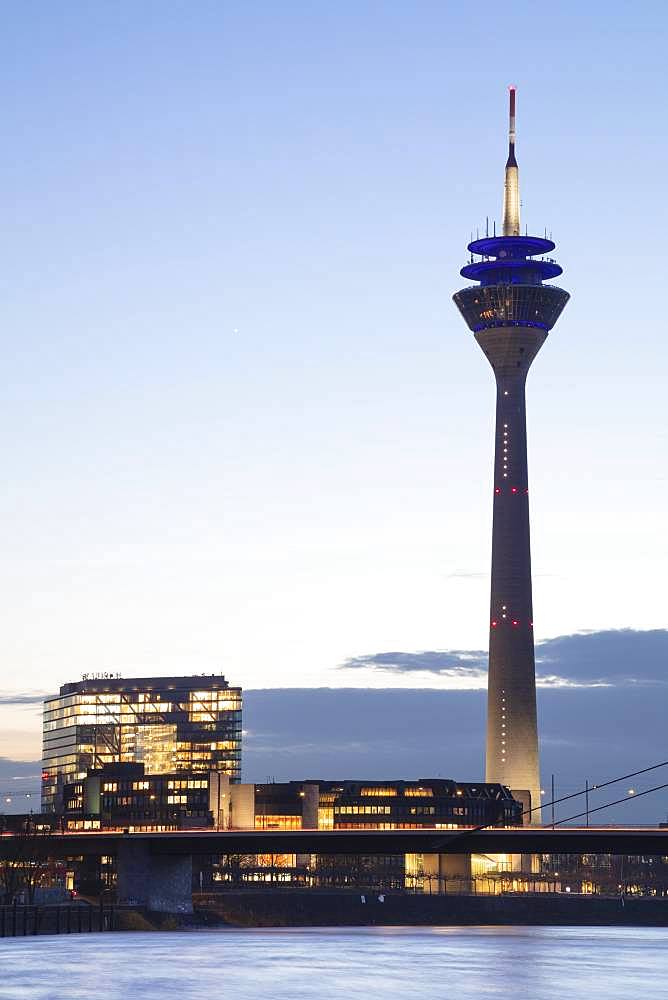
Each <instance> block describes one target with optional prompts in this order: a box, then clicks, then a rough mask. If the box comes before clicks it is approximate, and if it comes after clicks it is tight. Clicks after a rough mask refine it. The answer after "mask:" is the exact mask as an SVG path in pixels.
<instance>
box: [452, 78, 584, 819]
mask: <svg viewBox="0 0 668 1000" xmlns="http://www.w3.org/2000/svg"><path fill="white" fill-rule="evenodd" d="M554 247H555V244H554V243H553V242H552V240H550V239H547V238H542V237H537V236H528V235H524V236H522V235H521V226H520V196H519V172H518V167H517V160H516V157H515V89H514V88H512V87H511V89H510V128H509V148H508V160H507V163H506V173H505V187H504V207H503V227H502V234H501V235H499V236H497V235H496V233H495V231H494V234H493V235H491V236H490V235H489V232H487V233H486V235H485V236H484V237H483V238H482V239H476V240H473V241H472V242H471V243H469V246H468V249H469V252H470V254H471V258H470V261H469V263H468V264H467V265H466V266H465V267H463V268H462V270H461V274H462V276H463V277H465V278H469V279H471V280H472V281H474V282H475V284H474V285H471V286H469V287H467V288H463V289H462V290H461V291H459V292H457V293H456V294H455V296H454V301H455V303H456V305H457V307H458V309H459V311H460V312H461V314H462V316H463V317H464V319H465V321H466V323H467V324H468V326H469V328H470V329H471V330H472V331H473V334H474V336H475V339H476V340H477V341H478V344H479V345H480V347H481V348H482V350H483V352H484V354H485V356H486V357H487V360H488V361H489V362H490V364H491V366H492V369H493V371H494V376H495V379H496V429H495V437H494V440H495V454H494V476H493V498H492V499H493V528H492V573H491V602H490V618H489V678H488V701H487V751H486V781H488V782H500V783H501V784H503V785H506V786H508V787H509V788H511V789H512V790H513V793H514V794H515V795H516V796H517V797H520V798H522V799H523V801H524V802H525V804H527V803H529V802H530V804H531V808H532V810H533V811H532V814H531V815H532V821H533V822H540V771H539V759H538V729H537V721H536V679H535V663H534V636H533V624H534V623H533V605H532V592H531V555H530V543H529V480H528V470H527V433H526V403H525V383H526V377H527V374H528V372H529V368H530V366H531V363H532V361H533V360H534V358H535V357H536V355H537V353H538V351H539V350H540V348H541V347H542V345H543V343H544V342H545V339H546V338H547V335H548V332H549V331H550V330H551V329H552V327H553V326H554V324H555V323H556V321H557V319H558V318H559V316H560V314H561V312H562V310H563V308H564V306H565V305H566V302H567V301H568V298H569V295H568V292H565V291H564V290H563V289H561V288H558V287H556V286H555V285H547V284H545V281H547V280H549V279H551V278H556V277H557V276H558V275H560V274H561V267H559V265H558V264H557V263H556V262H555V261H554V260H553V259H552V258H551V257H549V256H547V255H549V254H551V252H552V251H553V250H554Z"/></svg>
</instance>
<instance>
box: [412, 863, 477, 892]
mask: <svg viewBox="0 0 668 1000" xmlns="http://www.w3.org/2000/svg"><path fill="white" fill-rule="evenodd" d="M422 870H423V871H424V874H425V892H429V891H430V889H429V886H430V885H431V892H470V891H471V884H472V882H471V855H470V854H423V855H422Z"/></svg>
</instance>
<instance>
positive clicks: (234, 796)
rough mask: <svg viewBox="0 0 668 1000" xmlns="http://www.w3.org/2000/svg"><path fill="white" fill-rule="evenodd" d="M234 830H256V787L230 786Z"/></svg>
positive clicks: (247, 785) (231, 818)
mask: <svg viewBox="0 0 668 1000" xmlns="http://www.w3.org/2000/svg"><path fill="white" fill-rule="evenodd" d="M230 798H231V811H230V827H231V829H232V830H254V829H255V785H250V784H243V785H230Z"/></svg>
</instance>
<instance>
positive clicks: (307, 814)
mask: <svg viewBox="0 0 668 1000" xmlns="http://www.w3.org/2000/svg"><path fill="white" fill-rule="evenodd" d="M248 787H249V789H252V790H253V810H252V811H253V825H254V826H255V828H256V829H261V830H266V829H273V830H300V829H306V828H317V829H320V830H353V829H361V830H364V829H368V830H415V829H419V828H420V827H436V829H444V830H450V829H456V828H457V827H459V826H521V825H522V805H521V803H519V802H517V801H515V799H513V797H512V795H511V793H510V791H509V790H508V789H507V788H504V787H503V786H502V785H499V784H487V783H484V782H458V781H454V780H453V779H450V778H420V779H418V780H415V781H405V780H386V781H364V780H359V779H355V780H347V781H306V782H296V781H289V782H279V783H275V784H259V785H258V784H256V785H254V786H248ZM242 788H244V786H240V788H239V789H232V790H231V819H230V825H234V826H236V825H238V824H237V820H236V818H235V798H236V796H238V795H239V792H240V791H241V789H242ZM246 808H247V809H248V805H247V806H246Z"/></svg>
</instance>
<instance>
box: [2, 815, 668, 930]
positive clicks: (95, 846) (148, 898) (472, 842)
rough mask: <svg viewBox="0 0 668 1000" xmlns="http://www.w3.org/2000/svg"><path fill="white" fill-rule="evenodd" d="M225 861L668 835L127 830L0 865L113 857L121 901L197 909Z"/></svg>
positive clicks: (79, 836) (10, 845)
mask: <svg viewBox="0 0 668 1000" xmlns="http://www.w3.org/2000/svg"><path fill="white" fill-rule="evenodd" d="M217 854H251V855H252V854H320V855H382V854H427V855H437V856H439V855H443V856H445V858H446V861H447V858H448V857H450V858H451V860H452V861H454V857H453V856H457V857H458V858H462V857H465V856H470V855H471V854H488V855H489V854H519V855H521V854H631V855H648V854H649V855H666V856H668V827H632V826H589V827H575V826H570V827H556V828H552V827H545V826H527V827H491V828H490V827H487V828H483V829H481V828H478V827H470V828H466V827H462V828H459V829H457V830H439V829H436V828H434V827H422V828H420V829H413V830H360V829H356V830H211V829H203V830H182V831H176V832H169V833H155V832H146V833H143V832H140V833H126V832H123V831H122V830H103V831H85V832H81V833H78V832H64V833H51V834H45V835H40V834H35V835H32V836H30V837H29V838H26V837H25V836H23V835H20V834H19V835H17V834H3V835H2V836H0V860H11V859H16V858H28V857H30V858H45V857H56V858H61V859H65V858H75V857H82V856H84V857H85V856H99V855H111V856H114V857H115V858H116V859H117V871H118V895H119V899H120V900H126V901H134V902H136V903H137V904H141V905H145V906H147V907H148V908H149V909H152V910H158V911H160V910H161V911H164V912H189V911H190V910H191V908H192V899H191V886H192V859H193V857H196V856H202V855H204V856H206V855H217Z"/></svg>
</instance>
